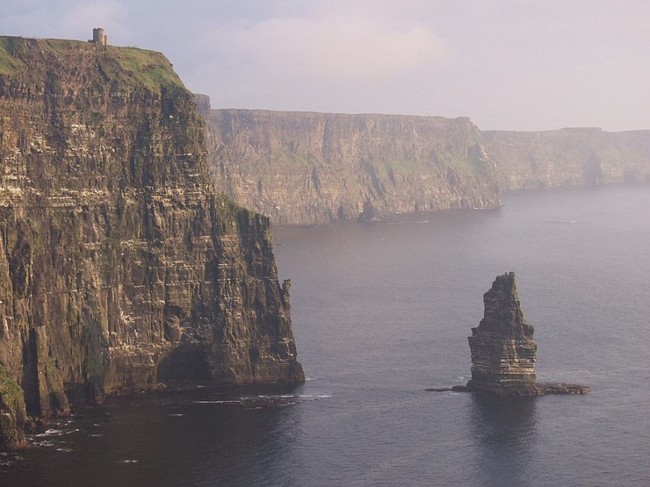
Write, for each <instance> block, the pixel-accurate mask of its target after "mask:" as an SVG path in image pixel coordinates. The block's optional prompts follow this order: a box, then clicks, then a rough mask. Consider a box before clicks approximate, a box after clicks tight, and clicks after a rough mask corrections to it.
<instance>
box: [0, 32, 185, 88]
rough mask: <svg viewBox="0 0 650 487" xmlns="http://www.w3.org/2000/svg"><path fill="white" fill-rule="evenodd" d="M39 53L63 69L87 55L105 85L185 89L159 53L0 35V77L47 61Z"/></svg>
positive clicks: (68, 41) (131, 48)
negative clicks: (35, 61) (37, 61)
mask: <svg viewBox="0 0 650 487" xmlns="http://www.w3.org/2000/svg"><path fill="white" fill-rule="evenodd" d="M43 53H45V54H46V55H49V56H52V55H53V56H54V57H55V58H56V61H55V62H58V63H61V64H62V65H63V66H67V65H69V66H74V65H75V63H78V62H79V60H80V59H83V58H85V59H88V56H93V55H94V56H95V57H96V62H97V64H98V65H99V66H101V67H102V68H103V70H104V73H105V74H106V75H107V76H108V78H109V79H108V81H109V82H110V81H117V82H118V83H120V84H126V85H138V84H139V85H143V86H144V87H146V88H147V89H148V90H150V91H153V92H160V90H161V87H177V88H180V89H183V90H184V89H185V87H184V86H183V82H182V81H181V80H180V78H179V77H178V75H177V74H176V73H175V72H174V69H173V68H172V65H171V63H170V62H169V61H168V60H167V58H166V57H165V56H164V55H163V54H161V53H159V52H156V51H149V50H146V49H138V48H136V47H116V46H106V47H103V46H98V45H96V44H93V43H89V42H84V41H75V40H66V39H26V38H22V37H8V36H0V75H14V74H18V73H20V72H22V71H26V70H27V68H28V65H29V63H30V60H32V58H34V57H35V58H36V59H47V58H46V57H45V58H43V56H42V54H43ZM48 62H49V61H48Z"/></svg>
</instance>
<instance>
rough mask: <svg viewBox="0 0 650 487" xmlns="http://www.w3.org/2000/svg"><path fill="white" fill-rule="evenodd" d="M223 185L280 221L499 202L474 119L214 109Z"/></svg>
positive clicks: (216, 170)
mask: <svg viewBox="0 0 650 487" xmlns="http://www.w3.org/2000/svg"><path fill="white" fill-rule="evenodd" d="M198 101H199V105H200V107H201V108H202V112H203V113H204V116H205V117H206V119H207V121H208V124H207V125H208V127H207V128H208V150H209V155H208V158H209V162H210V165H211V170H212V174H213V177H214V180H215V181H216V184H217V186H218V187H219V188H220V189H222V190H223V191H224V192H226V193H227V194H228V195H230V196H231V197H232V198H233V199H235V200H236V201H237V202H238V203H240V204H242V205H244V206H247V207H250V208H253V209H255V210H256V211H259V212H261V213H263V214H266V215H268V216H269V217H270V218H271V220H272V221H273V222H276V223H280V224H312V223H328V222H333V221H345V220H356V219H381V217H382V216H384V215H387V214H394V213H412V212H418V211H429V210H440V209H450V208H494V207H498V206H499V205H500V196H499V190H498V187H497V184H496V176H495V172H494V168H493V166H492V165H491V163H490V161H489V160H488V158H487V157H486V154H485V152H484V148H483V146H482V144H481V139H480V132H479V131H478V129H477V128H476V126H475V125H473V124H472V123H471V122H470V121H469V120H468V119H466V118H457V119H444V118H436V117H407V116H393V115H341V114H324V113H288V112H269V111H251V110H209V105H206V100H205V98H199V100H198Z"/></svg>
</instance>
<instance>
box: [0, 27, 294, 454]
mask: <svg viewBox="0 0 650 487" xmlns="http://www.w3.org/2000/svg"><path fill="white" fill-rule="evenodd" d="M0 164H1V170H0V447H15V446H19V445H20V444H21V443H22V442H23V436H22V429H23V427H24V426H25V424H28V423H30V422H34V421H38V420H39V419H43V418H48V417H51V416H55V415H65V414H68V413H69V411H70V408H71V407H74V406H75V405H78V404H82V403H87V402H99V401H101V400H102V399H103V397H104V396H105V395H107V394H115V393H119V392H128V391H134V390H140V389H148V388H152V387H157V386H158V385H160V384H161V383H162V384H174V383H177V382H181V383H184V382H187V381H195V380H196V381H206V382H211V383H217V384H245V383H260V382H281V381H287V382H291V381H301V380H303V379H304V375H303V372H302V369H301V366H300V364H299V363H298V362H297V360H296V348H295V343H294V339H293V335H292V331H291V321H290V315H289V312H290V305H289V286H288V283H285V284H284V285H280V283H279V282H278V277H277V270H276V265H275V260H274V257H273V251H272V242H271V235H270V229H269V221H268V219H267V218H266V217H264V216H261V215H259V214H256V213H253V212H250V211H248V210H245V209H243V208H241V207H239V206H237V205H236V204H234V203H233V202H232V201H231V200H229V199H228V198H227V197H225V196H221V195H218V194H215V191H214V187H213V185H212V184H211V182H210V181H209V176H208V173H207V167H206V148H205V127H204V124H203V121H202V119H201V118H200V116H199V115H198V114H197V112H196V109H195V103H194V98H193V95H192V94H191V93H189V92H188V91H187V90H186V89H185V88H184V86H183V85H182V83H181V81H180V80H179V79H178V77H177V75H176V74H175V73H174V71H173V70H172V67H171V64H170V63H169V61H167V59H166V58H165V57H164V56H163V55H162V54H160V53H156V52H152V51H146V50H141V49H135V48H119V47H112V46H104V45H99V44H96V43H86V42H77V41H65V40H46V39H38V40H36V39H25V38H19V37H0Z"/></svg>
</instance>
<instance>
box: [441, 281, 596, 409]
mask: <svg viewBox="0 0 650 487" xmlns="http://www.w3.org/2000/svg"><path fill="white" fill-rule="evenodd" d="M483 302H484V303H485V314H484V317H483V319H482V320H481V322H480V323H479V326H478V327H476V328H472V336H471V337H469V338H468V340H469V347H470V350H471V354H472V379H471V380H470V381H469V382H468V383H467V386H466V390H467V391H470V392H478V393H490V394H496V395H500V396H542V395H544V394H585V393H587V392H589V387H587V386H582V385H578V384H560V383H537V382H535V361H536V355H537V344H536V343H535V340H533V333H534V329H533V327H532V326H531V325H529V324H527V323H526V319H525V318H524V314H523V313H522V311H521V307H520V305H519V297H518V295H517V285H516V283H515V273H514V272H510V273H507V274H504V275H502V276H497V278H496V279H495V281H494V283H493V284H492V288H491V289H490V290H489V291H488V292H486V293H485V294H484V295H483ZM454 390H456V391H461V390H462V388H455V389H454Z"/></svg>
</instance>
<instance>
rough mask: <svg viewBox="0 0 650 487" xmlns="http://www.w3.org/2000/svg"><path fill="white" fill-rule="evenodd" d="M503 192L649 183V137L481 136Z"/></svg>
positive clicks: (577, 132)
mask: <svg viewBox="0 0 650 487" xmlns="http://www.w3.org/2000/svg"><path fill="white" fill-rule="evenodd" d="M482 138H483V144H484V145H485V147H486V151H487V153H488V156H489V157H490V159H491V160H492V161H494V163H495V165H496V168H497V176H498V181H499V187H500V188H501V190H503V191H508V190H521V189H524V190H527V189H546V188H567V187H575V186H595V185H601V184H612V183H647V182H650V131H649V130H637V131H629V132H606V131H604V130H601V129H599V128H567V129H562V130H549V131H545V132H507V131H485V132H482Z"/></svg>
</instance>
